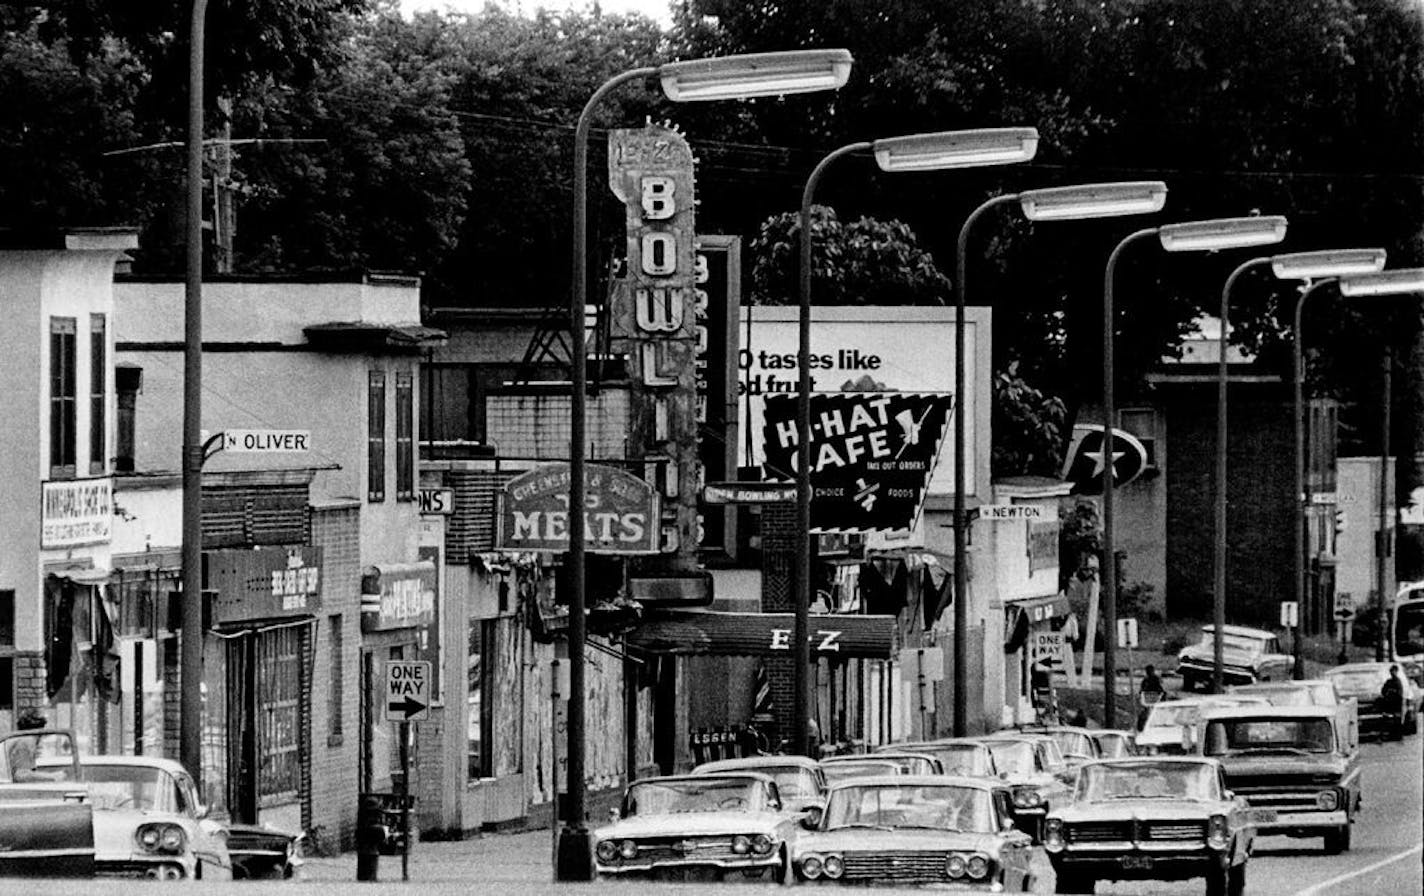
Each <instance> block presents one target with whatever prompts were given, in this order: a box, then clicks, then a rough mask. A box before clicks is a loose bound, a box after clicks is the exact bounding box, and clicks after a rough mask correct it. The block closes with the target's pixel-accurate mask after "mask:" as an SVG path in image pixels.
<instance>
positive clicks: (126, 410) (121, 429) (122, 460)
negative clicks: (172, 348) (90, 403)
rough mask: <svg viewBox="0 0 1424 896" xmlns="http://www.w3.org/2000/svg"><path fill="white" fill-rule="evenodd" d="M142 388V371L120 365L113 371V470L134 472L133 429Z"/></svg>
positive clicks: (138, 368) (137, 368)
mask: <svg viewBox="0 0 1424 896" xmlns="http://www.w3.org/2000/svg"><path fill="white" fill-rule="evenodd" d="M142 386H143V369H142V368H140V367H134V366H132V365H120V366H118V367H116V368H115V369H114V393H115V404H116V405H117V408H116V411H115V414H114V430H115V432H114V470H115V471H116V472H119V473H132V472H133V470H134V427H135V425H136V422H137V420H136V417H135V416H134V415H135V412H136V410H137V408H138V393H139V389H141V388H142Z"/></svg>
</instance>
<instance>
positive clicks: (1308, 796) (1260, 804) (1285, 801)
mask: <svg viewBox="0 0 1424 896" xmlns="http://www.w3.org/2000/svg"><path fill="white" fill-rule="evenodd" d="M1315 794H1316V791H1314V790H1312V791H1311V792H1310V793H1252V794H1247V796H1246V804H1247V805H1249V806H1252V807H1255V808H1257V809H1314V808H1316V802H1315Z"/></svg>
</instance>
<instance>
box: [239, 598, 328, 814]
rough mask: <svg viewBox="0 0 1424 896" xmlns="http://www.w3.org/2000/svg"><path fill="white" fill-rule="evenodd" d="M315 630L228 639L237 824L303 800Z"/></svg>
mask: <svg viewBox="0 0 1424 896" xmlns="http://www.w3.org/2000/svg"><path fill="white" fill-rule="evenodd" d="M310 655H311V627H310V626H309V625H298V626H285V627H282V628H277V629H270V630H266V631H251V632H245V633H243V634H242V635H240V636H238V637H234V638H230V639H229V640H228V641H227V681H226V684H227V692H228V698H227V720H228V768H230V769H232V770H233V773H232V775H231V776H230V778H229V781H228V804H229V805H230V806H231V807H232V814H233V817H234V818H235V819H236V820H238V821H243V822H248V823H254V824H255V823H256V822H257V820H258V812H259V811H260V810H261V809H264V808H268V807H272V806H278V805H284V804H289V803H296V802H298V801H300V800H301V798H302V794H303V792H304V786H303V785H304V783H305V782H304V781H303V777H302V767H303V762H302V760H303V757H304V756H305V755H306V752H307V750H308V749H309V736H310V731H309V727H310V719H311V712H310V709H311V707H310V705H309V701H310V694H311V663H310Z"/></svg>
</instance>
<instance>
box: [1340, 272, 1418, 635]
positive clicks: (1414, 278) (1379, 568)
mask: <svg viewBox="0 0 1424 896" xmlns="http://www.w3.org/2000/svg"><path fill="white" fill-rule="evenodd" d="M1418 292H1424V268H1401V269H1399V270H1394V271H1379V272H1376V273H1369V274H1360V275H1356V276H1352V277H1342V278H1340V294H1341V295H1344V296H1346V297H1354V296H1384V295H1401V294H1404V293H1418ZM1392 363H1393V361H1392V355H1391V352H1390V350H1389V348H1388V346H1386V347H1385V352H1384V361H1383V362H1382V368H1383V373H1384V388H1383V389H1382V390H1381V391H1382V392H1383V395H1382V400H1381V408H1382V413H1381V415H1380V417H1381V422H1380V474H1379V475H1380V480H1379V500H1378V519H1379V522H1378V533H1377V534H1376V536H1375V539H1376V540H1375V610H1376V612H1377V616H1376V619H1377V620H1378V622H1377V627H1376V631H1375V660H1376V661H1378V662H1383V661H1384V659H1385V655H1386V652H1385V639H1386V638H1387V637H1388V629H1389V626H1388V624H1387V616H1386V612H1385V593H1384V592H1385V579H1386V575H1385V569H1386V567H1385V558H1386V556H1387V555H1386V553H1385V547H1386V545H1385V538H1386V536H1387V534H1388V532H1389V521H1388V519H1387V516H1388V513H1389V497H1390V495H1389V483H1388V481H1387V479H1386V476H1385V474H1386V471H1387V470H1388V469H1389V456H1390V454H1391V452H1390V447H1389V436H1390V432H1389V425H1390V422H1389V418H1390V414H1389V412H1390V404H1391V399H1390V379H1391V373H1392V372H1393V371H1392V369H1391V368H1392ZM1341 645H1342V646H1341V650H1342V651H1343V649H1344V647H1343V645H1344V641H1343V640H1342V641H1341Z"/></svg>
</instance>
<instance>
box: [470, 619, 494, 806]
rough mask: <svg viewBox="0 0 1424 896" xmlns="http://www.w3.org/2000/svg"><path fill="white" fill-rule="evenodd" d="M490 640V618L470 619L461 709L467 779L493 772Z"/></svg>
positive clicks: (492, 692) (492, 628) (492, 644)
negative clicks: (463, 711)
mask: <svg viewBox="0 0 1424 896" xmlns="http://www.w3.org/2000/svg"><path fill="white" fill-rule="evenodd" d="M493 642H494V620H492V619H471V620H470V627H469V631H468V646H467V649H466V651H465V675H466V680H467V681H468V683H469V690H468V692H467V694H466V696H465V704H466V706H465V708H466V712H467V713H468V715H469V720H470V724H469V727H468V728H467V732H468V739H467V744H466V747H467V748H466V758H467V764H468V776H469V780H471V781H477V780H479V779H480V778H487V777H489V776H490V775H491V774H493V766H494V761H493V760H494V744H493V739H494V730H493V729H494V712H493V711H494V705H493V704H494V689H493V684H494V682H493V675H492V670H491V668H490V663H491V662H492V661H493V659H494V656H493V654H494V643H493Z"/></svg>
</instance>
